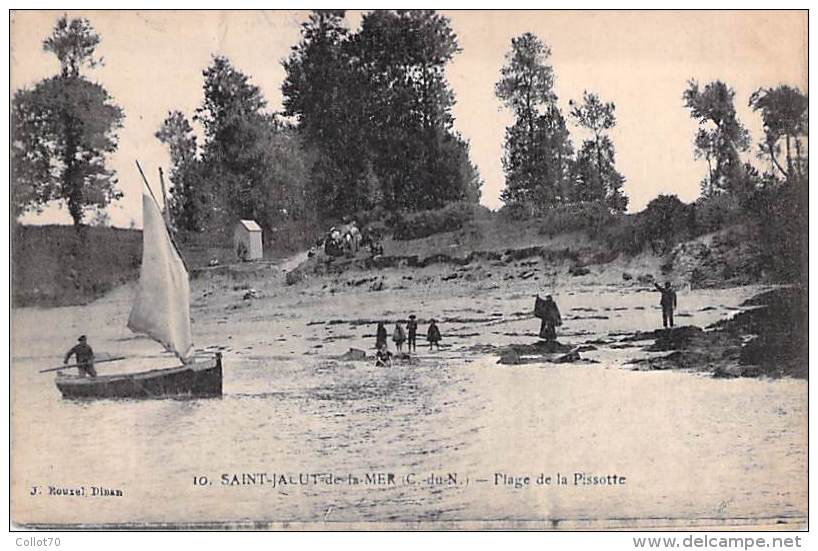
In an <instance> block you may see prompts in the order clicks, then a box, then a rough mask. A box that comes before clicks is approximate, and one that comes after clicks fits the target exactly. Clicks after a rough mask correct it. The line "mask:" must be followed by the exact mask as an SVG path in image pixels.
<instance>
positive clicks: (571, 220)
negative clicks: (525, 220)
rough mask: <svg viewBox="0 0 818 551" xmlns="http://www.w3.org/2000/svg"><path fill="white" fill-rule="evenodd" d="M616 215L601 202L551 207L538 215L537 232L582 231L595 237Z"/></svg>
mask: <svg viewBox="0 0 818 551" xmlns="http://www.w3.org/2000/svg"><path fill="white" fill-rule="evenodd" d="M615 217H616V216H615V215H613V214H611V212H610V211H609V210H608V207H607V206H605V205H604V204H602V203H596V202H582V203H571V204H567V205H561V206H558V207H552V208H549V209H547V210H545V211H544V213H543V214H542V215H541V216H540V217H539V219H538V224H539V226H540V230H539V233H540V234H541V235H548V236H549V237H553V236H555V235H559V234H561V233H570V232H576V231H584V232H586V233H587V234H588V236H589V237H596V236H597V235H599V233H600V232H601V231H602V229H603V228H604V227H606V226H607V225H608V224H610V223H611V221H612V220H613V219H614V218H615Z"/></svg>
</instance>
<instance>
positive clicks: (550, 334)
mask: <svg viewBox="0 0 818 551" xmlns="http://www.w3.org/2000/svg"><path fill="white" fill-rule="evenodd" d="M534 316H536V317H538V318H540V319H541V320H542V323H541V324H540V338H541V339H545V340H547V341H553V340H556V339H557V327H559V326H560V325H562V316H561V315H560V309H559V308H558V307H557V303H556V302H554V299H553V298H552V297H551V295H546V296H545V298H544V299H542V298H540V295H537V299H536V301H535V302H534Z"/></svg>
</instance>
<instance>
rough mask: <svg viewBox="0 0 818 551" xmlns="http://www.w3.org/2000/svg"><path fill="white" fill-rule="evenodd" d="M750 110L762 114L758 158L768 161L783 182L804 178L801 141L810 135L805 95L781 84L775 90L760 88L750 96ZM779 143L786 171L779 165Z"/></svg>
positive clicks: (804, 168)
mask: <svg viewBox="0 0 818 551" xmlns="http://www.w3.org/2000/svg"><path fill="white" fill-rule="evenodd" d="M750 107H752V108H753V111H761V119H762V121H763V123H764V139H763V141H762V142H761V143H760V144H759V150H760V151H759V154H760V156H764V157H768V158H769V160H770V163H771V164H772V165H773V166H774V167H775V168H777V169H778V171H779V172H780V173H781V175H782V176H783V177H784V179H786V180H790V179H791V178H793V177H798V178H803V177H804V176H805V174H806V167H807V161H806V150H805V149H804V150H803V152H802V147H803V143H802V140H806V139H807V136H808V134H809V119H808V112H809V98H808V97H807V95H806V94H802V93H801V91H800V90H799V89H798V88H793V87H791V86H787V85H784V84H782V85H781V86H778V87H777V88H767V89H765V88H759V89H758V90H756V91H755V92H754V93H753V94H752V95H751V96H750ZM782 140H783V141H784V159H785V160H786V163H785V166H786V168H784V167H782V166H781V163H780V162H779V161H778V157H779V156H780V154H781V143H780V142H781V141H782ZM793 150H794V151H793ZM773 170H774V169H773Z"/></svg>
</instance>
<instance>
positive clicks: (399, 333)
mask: <svg viewBox="0 0 818 551" xmlns="http://www.w3.org/2000/svg"><path fill="white" fill-rule="evenodd" d="M392 340H393V341H395V348H396V349H397V350H398V354H400V353H401V352H403V341H405V340H406V332H405V331H404V330H403V326H402V325H401V324H400V322H397V323H395V331H394V332H393V333H392Z"/></svg>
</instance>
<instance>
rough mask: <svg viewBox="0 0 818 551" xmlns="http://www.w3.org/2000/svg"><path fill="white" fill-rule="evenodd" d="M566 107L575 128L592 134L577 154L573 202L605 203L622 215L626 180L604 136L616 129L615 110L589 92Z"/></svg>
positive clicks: (625, 202)
mask: <svg viewBox="0 0 818 551" xmlns="http://www.w3.org/2000/svg"><path fill="white" fill-rule="evenodd" d="M569 104H570V105H571V116H572V117H573V118H574V120H576V122H577V124H578V125H579V126H580V127H582V128H585V129H586V130H588V131H590V132H591V133H592V134H593V139H591V140H585V141H584V142H583V144H582V149H581V150H580V151H579V153H577V159H576V166H575V171H576V172H575V173H576V176H575V180H576V182H575V199H576V200H579V201H595V202H600V203H605V204H606V205H607V206H608V208H609V209H610V210H611V211H613V212H624V211H625V209H626V208H627V206H628V198H627V197H626V196H625V194H624V193H623V192H622V185H623V184H624V183H625V178H624V176H622V174H620V173H619V172H618V171H617V170H616V168H615V153H614V145H613V142H612V141H611V138H610V137H609V136H608V135H607V131H608V130H610V129H611V128H613V127H614V126H616V115H615V114H614V110H615V109H616V107H615V106H614V104H613V103H612V102H608V103H603V102H602V101H601V100H600V99H599V96H598V95H596V94H594V93H591V92H588V91H585V92H583V94H582V103H577V102H574V101H573V100H572V101H571V102H569Z"/></svg>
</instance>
